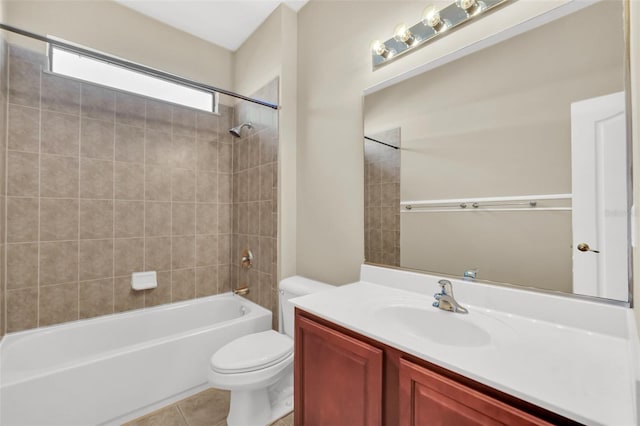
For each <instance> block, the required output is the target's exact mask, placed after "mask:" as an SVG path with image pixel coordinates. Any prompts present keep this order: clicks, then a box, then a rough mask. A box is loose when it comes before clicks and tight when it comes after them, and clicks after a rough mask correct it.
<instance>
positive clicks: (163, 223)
mask: <svg viewBox="0 0 640 426" xmlns="http://www.w3.org/2000/svg"><path fill="white" fill-rule="evenodd" d="M164 235H171V203H156V202H147V203H145V236H147V237H157V236H164Z"/></svg>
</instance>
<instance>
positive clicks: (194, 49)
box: [6, 0, 233, 103]
mask: <svg viewBox="0 0 640 426" xmlns="http://www.w3.org/2000/svg"><path fill="white" fill-rule="evenodd" d="M6 18H7V19H6V23H8V24H11V25H14V26H17V27H20V28H23V29H26V30H28V31H32V32H36V33H39V34H46V35H51V36H56V37H60V38H62V39H65V40H68V41H72V42H74V43H77V44H81V45H84V46H87V47H91V48H93V49H96V50H99V51H102V52H106V53H109V54H111V55H115V56H118V57H122V58H124V59H127V60H130V61H134V62H138V63H141V64H144V65H147V66H150V67H154V68H158V69H161V70H163V71H167V72H171V73H174V74H177V75H181V76H184V77H187V78H191V79H194V80H196V81H200V82H203V83H207V84H211V85H213V86H217V87H221V88H225V89H229V88H231V87H233V70H232V62H233V55H232V53H231V52H230V51H228V50H226V49H224V48H222V47H219V46H216V45H213V44H211V43H209V42H206V41H204V40H202V39H199V38H197V37H194V36H191V35H189V34H187V33H184V32H182V31H178V30H176V29H174V28H172V27H170V26H168V25H165V24H162V23H160V22H158V21H155V20H153V19H151V18H148V17H146V16H144V15H142V14H140V13H138V12H135V11H133V10H131V9H128V8H126V7H124V6H121V5H120V4H118V3H116V2H114V1H111V0H92V1H72V0H61V1H46V0H10V1H8V2H7V8H6ZM212 25H215V22H212ZM11 41H12V42H20V43H22V44H24V43H25V41H26V40H25V38H24V37H19V36H15V37H12V39H11ZM26 44H27V45H28V46H29V47H31V48H32V49H43V48H44V47H43V46H44V44H42V43H39V42H38V44H36V45H35V46H34V44H33V42H31V43H29V42H26ZM225 103H226V102H225Z"/></svg>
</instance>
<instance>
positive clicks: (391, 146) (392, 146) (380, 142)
mask: <svg viewBox="0 0 640 426" xmlns="http://www.w3.org/2000/svg"><path fill="white" fill-rule="evenodd" d="M364 138H365V139H366V140H368V141H371V142H376V143H379V144H382V145H386V146H388V147H389V148H393V149H400V148H399V147H397V146H395V145H391V144H388V143H386V142H382V141H379V140H377V139H374V138H370V137H369V136H365V137H364Z"/></svg>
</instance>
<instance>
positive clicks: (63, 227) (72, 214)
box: [40, 198, 78, 241]
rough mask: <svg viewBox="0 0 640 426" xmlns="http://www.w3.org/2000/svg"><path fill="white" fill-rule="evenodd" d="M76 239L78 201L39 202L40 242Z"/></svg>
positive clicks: (47, 200) (52, 199) (49, 200)
mask: <svg viewBox="0 0 640 426" xmlns="http://www.w3.org/2000/svg"><path fill="white" fill-rule="evenodd" d="M77 238H78V200H77V199H54V198H42V199H41V200H40V241H56V240H75V239H77Z"/></svg>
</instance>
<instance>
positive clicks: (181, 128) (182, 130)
mask: <svg viewBox="0 0 640 426" xmlns="http://www.w3.org/2000/svg"><path fill="white" fill-rule="evenodd" d="M173 134H174V135H184V136H189V137H192V138H195V136H196V111H195V110H193V109H191V108H184V107H181V106H177V105H174V106H173Z"/></svg>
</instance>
